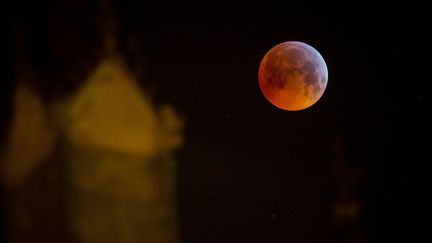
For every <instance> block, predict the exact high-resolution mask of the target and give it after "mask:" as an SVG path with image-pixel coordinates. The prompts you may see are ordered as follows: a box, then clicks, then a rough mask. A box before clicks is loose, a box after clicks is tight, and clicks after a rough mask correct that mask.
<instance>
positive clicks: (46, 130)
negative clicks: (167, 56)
mask: <svg viewBox="0 0 432 243" xmlns="http://www.w3.org/2000/svg"><path fill="white" fill-rule="evenodd" d="M105 4H106V2H104V1H101V2H100V3H96V2H91V1H76V2H72V1H70V2H61V1H60V2H54V3H51V5H46V6H43V5H42V6H40V9H39V8H38V10H40V11H41V12H42V13H38V14H41V15H40V16H38V17H36V21H35V16H33V15H32V14H31V13H30V11H33V10H31V9H30V10H28V11H29V12H25V11H24V13H23V14H22V16H18V19H19V21H17V23H16V26H15V27H16V29H15V35H16V36H15V38H16V47H15V50H16V51H15V59H16V62H15V63H14V75H15V78H14V89H13V95H12V96H13V101H12V104H13V108H12V113H13V114H12V117H11V119H10V122H9V124H10V125H9V128H8V129H7V134H6V136H5V141H4V147H3V150H2V154H1V182H2V184H3V188H4V192H5V196H4V198H5V200H4V204H5V209H6V215H5V217H6V232H7V234H6V239H7V240H8V242H177V238H178V237H177V211H176V198H175V195H176V192H175V188H176V187H175V181H176V180H175V174H176V173H175V159H174V156H173V151H174V150H175V149H176V148H179V147H180V146H181V144H182V135H181V128H182V122H181V120H180V119H179V117H178V116H177V114H176V112H175V111H174V109H173V108H172V107H171V106H169V105H167V104H166V105H156V104H155V103H154V102H153V101H152V98H150V96H149V95H148V94H146V93H145V92H144V91H143V88H142V85H141V83H142V82H138V80H137V78H138V77H139V74H138V73H137V72H134V71H133V70H134V68H138V69H139V66H140V65H142V63H138V64H137V65H136V66H134V67H130V66H128V65H127V64H126V63H127V61H128V57H127V55H126V56H125V55H124V53H123V52H122V51H119V50H118V48H116V42H115V40H116V32H115V28H114V26H115V18H113V17H112V15H111V12H110V11H109V8H107V6H105ZM36 12H37V11H36ZM41 16H42V17H41ZM101 46H102V47H101ZM135 70H136V69H135Z"/></svg>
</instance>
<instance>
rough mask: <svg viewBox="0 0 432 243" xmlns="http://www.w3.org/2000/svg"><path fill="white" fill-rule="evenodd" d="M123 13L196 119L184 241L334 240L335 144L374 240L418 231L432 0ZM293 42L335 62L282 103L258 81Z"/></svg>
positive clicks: (189, 142)
mask: <svg viewBox="0 0 432 243" xmlns="http://www.w3.org/2000/svg"><path fill="white" fill-rule="evenodd" d="M115 8H116V11H117V16H118V18H119V20H120V21H119V29H120V31H121V33H125V35H126V34H130V33H133V34H134V35H136V36H137V38H138V40H139V43H140V45H141V46H142V50H143V51H142V58H143V59H144V60H145V65H146V66H145V72H146V74H145V79H144V80H145V81H144V86H147V87H151V89H154V92H155V93H156V98H157V100H158V101H159V102H169V103H171V104H173V105H174V106H175V107H176V108H177V109H178V111H179V112H180V114H181V115H182V116H183V117H184V119H185V122H186V131H185V139H186V146H185V148H184V149H183V150H182V151H180V152H179V156H180V158H181V161H180V163H179V208H180V222H181V225H180V226H181V236H182V240H183V242H330V239H331V238H332V237H333V235H332V233H331V232H332V231H331V230H332V229H331V224H330V223H329V222H330V206H331V202H332V200H334V198H333V197H332V195H333V190H334V187H335V185H334V184H335V183H336V184H337V182H335V181H334V178H332V176H331V172H330V170H331V162H332V159H333V157H332V156H333V155H332V152H331V151H332V148H333V147H332V146H334V144H335V143H337V142H340V143H342V144H343V148H344V150H345V157H344V159H345V161H346V163H348V164H349V165H352V166H358V167H360V168H363V169H364V170H365V178H364V180H363V181H362V183H361V185H360V186H359V188H358V195H359V197H360V201H361V202H362V203H363V204H364V211H363V213H362V215H361V220H360V227H361V231H362V232H364V235H365V237H366V238H367V239H369V242H405V241H404V240H407V239H408V238H407V237H411V236H410V235H412V234H413V233H414V231H415V227H416V225H415V224H416V221H415V213H416V211H417V210H418V209H417V207H418V201H417V200H418V198H417V197H416V196H414V193H413V190H414V187H415V185H417V176H416V174H417V170H418V167H417V165H419V164H420V162H419V161H420V160H422V158H421V156H422V155H423V154H422V149H423V147H422V146H424V145H418V143H419V141H420V139H423V138H424V137H425V135H423V134H424V131H423V129H425V127H426V122H425V119H424V117H425V112H426V105H425V103H426V98H427V97H428V96H429V94H428V93H426V89H425V82H426V68H427V66H426V64H425V63H424V62H423V59H424V57H423V55H424V54H423V48H424V45H425V43H426V41H425V40H424V39H423V35H425V33H424V32H423V31H425V30H426V29H424V28H422V26H423V25H425V22H423V21H424V19H425V17H424V16H423V15H422V13H421V12H420V11H419V10H418V9H420V7H417V8H414V7H410V6H393V8H391V9H390V8H383V9H379V8H372V7H370V6H363V7H359V6H355V7H348V6H347V7H346V9H344V10H342V9H340V10H338V9H332V11H330V10H324V9H323V8H319V7H316V8H313V9H310V8H309V7H305V6H303V7H298V8H297V7H296V8H293V6H289V5H288V4H287V6H276V5H275V6H271V7H265V6H262V7H260V8H250V9H240V8H238V9H232V8H222V7H214V8H178V9H176V8H172V9H168V10H167V9H164V8H157V9H154V8H150V7H149V6H147V5H145V4H144V3H129V4H127V3H117V4H116V5H115ZM288 40H297V41H303V42H306V43H308V44H310V45H312V46H313V47H315V48H316V49H317V50H318V51H319V52H320V53H321V54H322V56H323V57H324V59H325V60H326V62H327V66H328V70H329V81H328V86H327V89H326V92H325V93H324V95H323V97H322V98H321V99H320V100H319V101H318V102H317V103H316V104H315V105H314V106H312V107H311V108H309V109H307V110H304V111H299V112H286V111H282V110H279V109H277V108H275V107H273V106H272V105H271V104H270V103H268V102H267V101H266V100H265V98H264V97H263V96H262V94H261V91H260V90H259V86H258V80H257V73H258V66H259V63H260V61H261V58H262V57H263V55H264V54H265V53H266V52H267V51H268V50H269V49H270V48H271V47H272V46H274V45H276V44H278V43H280V42H284V41H288ZM2 82H3V81H2ZM406 242H409V241H408V240H407V241H406Z"/></svg>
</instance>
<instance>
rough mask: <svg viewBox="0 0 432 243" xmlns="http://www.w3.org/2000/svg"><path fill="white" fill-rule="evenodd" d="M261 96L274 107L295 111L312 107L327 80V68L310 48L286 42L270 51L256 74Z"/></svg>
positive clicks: (319, 55) (322, 60)
mask: <svg viewBox="0 0 432 243" xmlns="http://www.w3.org/2000/svg"><path fill="white" fill-rule="evenodd" d="M258 80H259V85H260V88H261V91H262V93H263V94H264V96H265V97H266V98H267V100H268V101H269V102H270V103H272V104H273V105H275V106H276V107H278V108H280V109H283V110H287V111H299V110H303V109H306V108H308V107H310V106H312V105H313V104H315V103H316V102H317V101H318V100H319V99H320V98H321V96H322V95H323V93H324V91H325V89H326V87H327V80H328V71H327V65H326V63H325V61H324V58H323V57H322V56H321V54H320V53H319V52H318V51H317V50H315V48H313V47H312V46H310V45H308V44H306V43H303V42H299V41H287V42H283V43H280V44H278V45H276V46H274V47H273V48H271V49H270V50H269V51H268V52H267V53H266V54H265V56H264V57H263V59H262V61H261V64H260V66H259V71H258Z"/></svg>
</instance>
